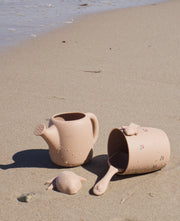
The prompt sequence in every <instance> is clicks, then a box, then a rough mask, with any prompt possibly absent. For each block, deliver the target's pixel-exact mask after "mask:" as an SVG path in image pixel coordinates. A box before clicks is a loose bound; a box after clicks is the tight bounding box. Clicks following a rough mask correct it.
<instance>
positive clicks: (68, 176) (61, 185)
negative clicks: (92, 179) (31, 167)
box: [45, 171, 86, 195]
mask: <svg viewBox="0 0 180 221" xmlns="http://www.w3.org/2000/svg"><path fill="white" fill-rule="evenodd" d="M85 181H86V179H85V178H84V177H82V176H79V175H77V174H76V173H74V172H71V171H62V172H61V173H60V174H59V175H58V176H57V177H54V178H53V179H51V180H49V181H47V182H46V183H45V184H48V185H49V186H48V188H47V190H52V189H57V190H58V191H59V192H62V193H66V194H70V195H72V194H76V193H77V192H78V191H79V190H80V189H81V187H82V182H85Z"/></svg>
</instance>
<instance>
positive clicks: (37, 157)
mask: <svg viewBox="0 0 180 221" xmlns="http://www.w3.org/2000/svg"><path fill="white" fill-rule="evenodd" d="M12 159H13V160H14V162H13V163H11V164H7V165H2V164H0V168H1V169H3V170H7V169H12V168H23V167H28V168H31V167H37V168H60V167H59V166H56V165H55V164H54V163H53V162H52V161H51V159H50V157H49V150H43V149H29V150H23V151H20V152H17V153H15V154H14V155H13V157H12Z"/></svg>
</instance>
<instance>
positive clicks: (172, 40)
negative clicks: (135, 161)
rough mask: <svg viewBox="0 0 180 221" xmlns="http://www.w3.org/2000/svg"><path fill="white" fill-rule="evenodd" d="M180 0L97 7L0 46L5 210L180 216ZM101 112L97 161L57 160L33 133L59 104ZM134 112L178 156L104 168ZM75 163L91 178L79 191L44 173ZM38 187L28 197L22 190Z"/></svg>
mask: <svg viewBox="0 0 180 221" xmlns="http://www.w3.org/2000/svg"><path fill="white" fill-rule="evenodd" d="M179 10H180V2H179V1H178V0H173V1H169V2H165V3H161V4H155V5H151V6H143V7H138V8H127V9H120V10H115V11H112V12H105V13H100V14H95V15H88V16H85V17H83V19H79V20H78V21H77V22H75V23H74V24H70V25H68V26H66V27H63V28H61V29H60V30H56V31H54V32H51V33H49V34H46V35H43V36H40V37H38V38H35V39H33V40H31V41H29V42H26V43H25V44H23V45H21V46H19V47H18V48H13V49H12V50H10V51H7V52H4V53H2V54H1V55H0V77H1V87H0V99H1V106H0V113H1V121H0V123H1V127H0V130H1V131H0V132H1V148H0V164H1V165H0V168H1V169H0V174H1V184H0V187H1V188H0V196H1V197H0V203H1V207H0V220H3V221H6V220H7V221H9V220H18V221H21V220H22V221H24V220H35V221H36V220H45V221H46V220H47V221H48V220H53V221H54V220H61V221H69V220H73V221H74V220H75V221H76V220H77V221H82V220H85V221H90V220H98V221H99V220H103V221H104V220H105V221H106V220H107V221H110V220H111V221H121V220H123V221H128V220H131V221H137V220H138V221H141V220H142V221H144V220H153V221H154V220H157V221H159V220H160V221H161V220H162V221H169V220H178V219H179V216H180V212H179V207H180V199H179V195H180V188H179V183H180V178H179V172H180V163H179V160H180V158H179V153H180V152H179V150H180V148H179V133H180V123H179V122H180V116H179V112H178V111H179V109H180V102H179V100H180V75H179V70H180V63H179V60H180V39H179V36H180V29H179V27H180V19H179V18H180V15H179ZM70 111H80V112H92V113H94V114H96V116H97V117H98V120H99V125H100V134H99V139H98V141H97V142H96V144H95V147H94V158H93V159H92V161H91V163H89V164H87V165H84V166H80V167H75V168H70V169H65V168H59V167H56V166H55V165H54V164H53V163H51V161H50V159H49V155H48V147H47V144H46V143H45V142H44V141H43V140H42V138H40V137H36V136H34V135H33V131H34V128H35V127H36V125H37V124H38V123H41V122H44V123H46V125H48V119H49V118H50V117H51V116H52V115H53V114H55V113H59V112H70ZM130 122H134V123H137V124H139V125H142V126H151V127H156V128H160V129H162V130H164V131H165V132H166V133H167V135H168V137H169V139H170V143H171V159H170V161H169V163H168V165H167V166H166V167H165V168H163V169H162V170H160V171H158V172H155V173H151V174H146V175H139V176H115V177H114V178H113V180H112V181H111V182H110V184H109V187H108V189H107V191H106V193H105V194H104V195H102V196H99V197H97V196H94V195H93V194H92V187H93V185H94V184H95V183H96V182H97V180H99V179H100V178H101V177H103V176H104V174H105V172H106V171H107V169H108V165H107V140H108V135H109V133H110V131H111V130H112V129H113V128H115V127H120V126H122V125H127V124H129V123H130ZM62 170H70V171H73V172H75V173H77V174H78V175H81V176H83V177H85V178H86V179H87V182H85V183H83V186H82V188H81V190H80V191H79V192H78V193H77V194H76V195H67V194H62V193H59V192H56V191H46V187H45V186H44V183H45V182H46V181H47V180H49V179H50V178H53V177H55V176H57V175H58V173H60V171H62ZM31 192H33V193H35V195H33V198H32V200H31V201H30V202H29V203H22V202H19V201H18V200H17V198H18V197H19V196H20V195H21V194H23V193H31Z"/></svg>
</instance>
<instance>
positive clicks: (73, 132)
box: [34, 112, 99, 167]
mask: <svg viewBox="0 0 180 221" xmlns="http://www.w3.org/2000/svg"><path fill="white" fill-rule="evenodd" d="M51 120H52V122H53V124H52V125H51V126H50V127H49V128H46V126H45V125H44V124H40V125H39V126H37V127H36V129H35V131H34V134H35V135H36V136H41V137H43V138H44V140H45V141H46V142H47V144H48V145H49V154H50V158H51V160H52V161H53V162H54V163H55V164H57V165H59V166H63V167H74V166H79V165H82V164H84V163H87V162H88V161H90V160H91V159H92V155H93V145H94V144H95V142H96V140H97V138H98V134H99V124H98V120H97V117H96V116H95V115H94V114H92V113H78V112H77V113H76V112H73V113H62V114H55V115H54V116H52V118H51Z"/></svg>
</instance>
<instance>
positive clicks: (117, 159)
mask: <svg viewBox="0 0 180 221" xmlns="http://www.w3.org/2000/svg"><path fill="white" fill-rule="evenodd" d="M169 158H170V143H169V140H168V137H167V135H166V134H165V133H164V132H163V131H162V130H160V129H156V128H151V127H140V126H139V125H136V124H134V123H131V124H130V125H129V126H123V127H121V128H115V129H113V130H112V131H111V133H110V135H109V139H108V163H109V166H110V167H109V170H108V172H107V173H106V175H105V176H104V177H103V178H102V179H101V180H100V181H99V182H98V183H97V184H96V185H95V186H94V188H93V192H94V194H96V195H102V194H103V193H104V192H105V191H106V189H107V187H108V184H109V181H110V180H111V178H112V176H113V175H114V174H116V173H119V174H120V175H124V174H140V173H141V174H142V173H148V172H152V171H156V170H159V169H161V168H163V167H164V166H165V165H166V164H167V162H168V161H169Z"/></svg>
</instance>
